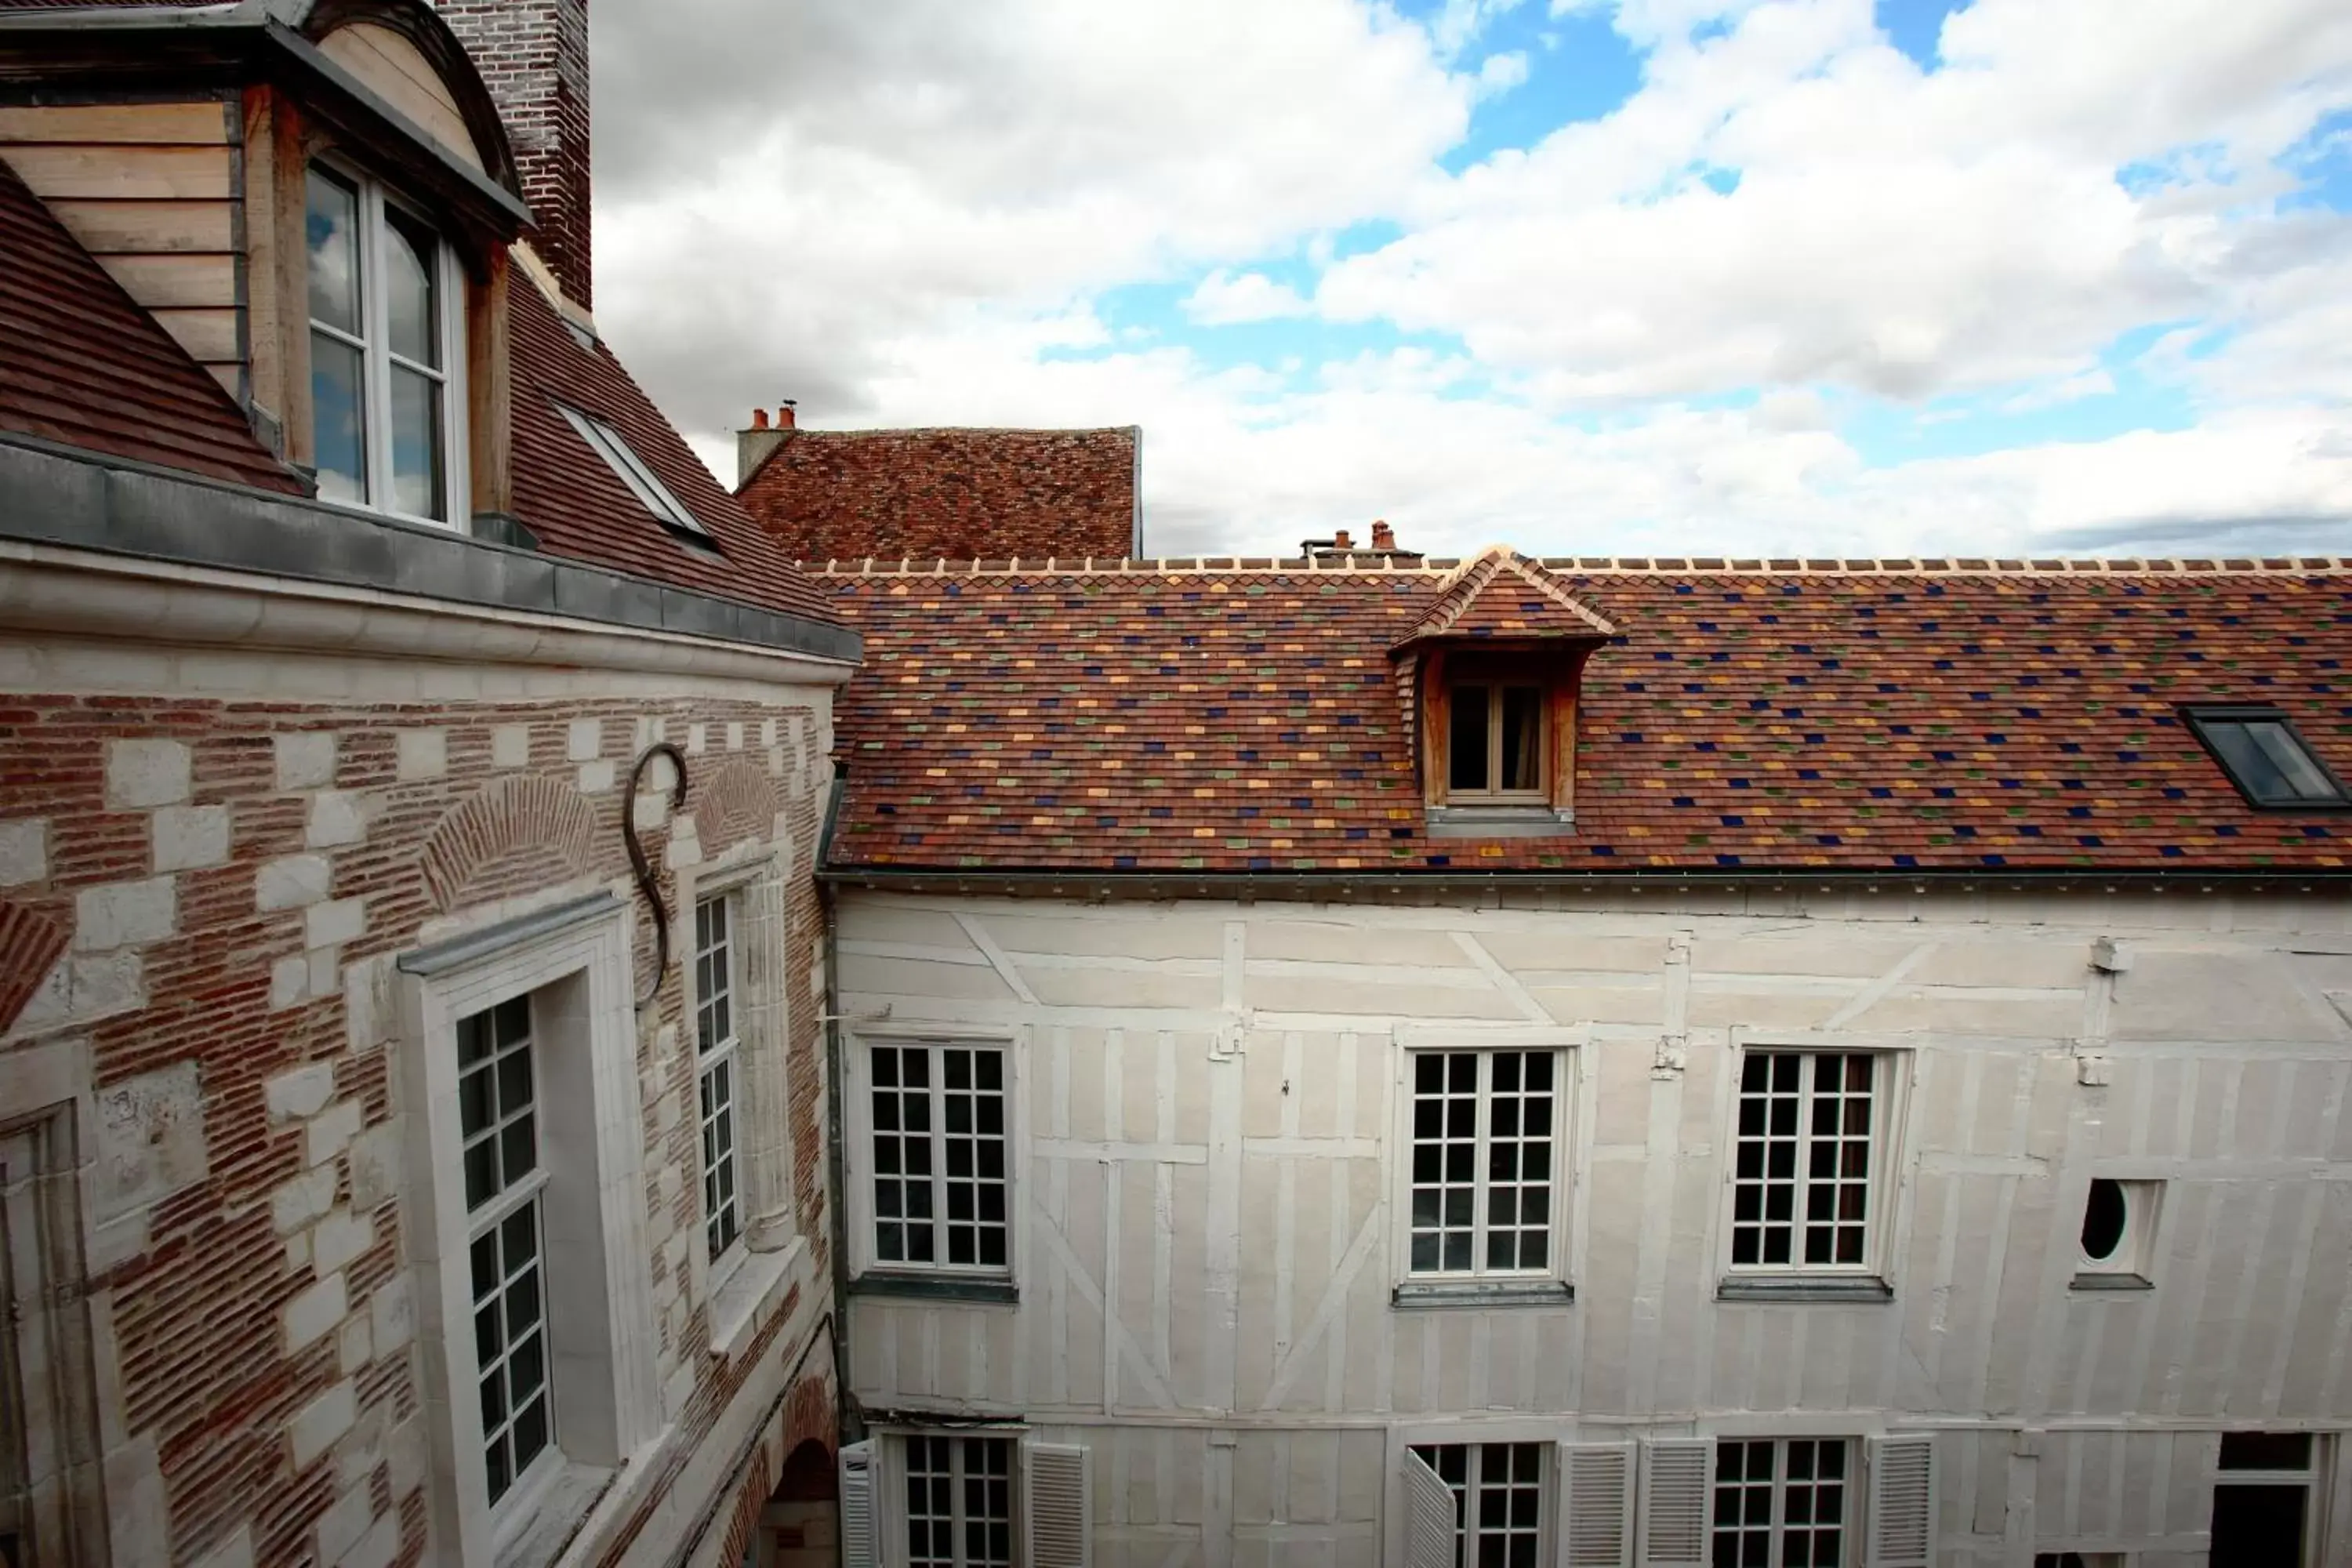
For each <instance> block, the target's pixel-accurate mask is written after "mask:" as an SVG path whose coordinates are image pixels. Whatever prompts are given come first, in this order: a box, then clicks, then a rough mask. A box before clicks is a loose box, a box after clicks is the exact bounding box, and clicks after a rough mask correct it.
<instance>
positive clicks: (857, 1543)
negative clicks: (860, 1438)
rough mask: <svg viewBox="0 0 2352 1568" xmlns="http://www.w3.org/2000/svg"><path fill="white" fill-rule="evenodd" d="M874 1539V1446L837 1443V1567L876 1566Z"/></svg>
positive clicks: (878, 1559)
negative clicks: (838, 1459) (839, 1532)
mask: <svg viewBox="0 0 2352 1568" xmlns="http://www.w3.org/2000/svg"><path fill="white" fill-rule="evenodd" d="M876 1548H877V1543H876V1542H875V1540H874V1445H873V1444H871V1443H844V1444H843V1445H842V1446H841V1568H879V1565H880V1563H881V1561H882V1557H881V1553H880V1552H878V1551H877V1549H876Z"/></svg>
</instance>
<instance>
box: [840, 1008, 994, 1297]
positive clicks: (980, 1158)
mask: <svg viewBox="0 0 2352 1568" xmlns="http://www.w3.org/2000/svg"><path fill="white" fill-rule="evenodd" d="M871 1060H872V1065H873V1071H872V1092H873V1119H874V1126H873V1133H874V1258H875V1261H876V1262H877V1263H880V1264H885V1265H888V1266H892V1267H914V1268H984V1269H998V1270H1001V1269H1003V1268H1007V1267H1009V1265H1010V1262H1011V1251H1010V1240H1011V1238H1010V1234H1009V1221H1008V1218H1007V1209H1008V1203H1009V1193H1008V1191H1007V1188H1008V1186H1009V1181H1008V1178H1007V1174H1006V1137H1005V1089H1006V1086H1005V1061H1004V1050H1003V1047H999V1046H970V1045H956V1044H950V1043H947V1042H943V1041H919V1042H910V1043H908V1044H904V1045H877V1046H876V1047H873V1056H872V1058H871Z"/></svg>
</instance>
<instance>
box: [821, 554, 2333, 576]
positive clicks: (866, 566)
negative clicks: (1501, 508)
mask: <svg viewBox="0 0 2352 1568" xmlns="http://www.w3.org/2000/svg"><path fill="white" fill-rule="evenodd" d="M1516 559H1517V560H1518V561H1521V562H1523V563H1527V564H1528V565H1533V566H1538V567H1541V568H1543V569H1544V570H1546V571H1548V572H1565V573H1576V574H1583V575H1588V576H1591V575H1602V574H1606V575H1612V576H1628V575H1630V576H1660V575H1674V576H1721V577H1775V578H1778V577H1822V576H1829V577H1858V576H1914V577H2066V576H2082V575H2086V574H2087V575H2094V576H2110V577H2121V576H2145V577H2179V576H2190V575H2195V576H2273V577H2277V576H2294V577H2300V576H2309V575H2312V574H2335V573H2345V572H2352V556H2342V555H2299V556H2264V557H2261V558H2254V557H2247V556H2231V557H2227V558H2215V557H2195V556H2164V557H2129V556H2127V557H2121V558H2107V557H2095V556H2080V557H2064V558H2058V557H2047V556H2045V557H2039V558H2036V559H2032V560H2021V559H2017V558H2003V559H1999V560H1994V559H1988V558H1983V557H1974V556H1971V557H1953V556H1885V557H1865V558H1854V559H1838V560H1822V559H1811V560H1804V561H1798V560H1794V559H1791V558H1788V557H1781V558H1779V559H1774V560H1765V559H1760V558H1757V557H1752V556H1751V557H1740V558H1729V557H1724V556H1640V555H1541V556H1535V555H1518V556H1516ZM1477 561H1478V557H1476V556H1470V557H1466V558H1457V557H1453V556H1433V557H1429V558H1426V559H1423V560H1422V561H1418V562H1413V563H1406V564H1403V565H1400V564H1398V563H1397V560H1396V558H1395V557H1393V556H1381V557H1377V558H1375V557H1367V556H1358V555H1349V556H1345V557H1342V558H1341V559H1340V560H1339V561H1338V562H1337V563H1333V562H1330V561H1327V560H1325V559H1321V558H1317V557H1312V556H1262V555H1247V556H1236V555H1207V556H1197V555H1178V556H1087V557H1084V558H1079V557H1076V556H1073V557H1071V558H1069V559H1067V560H1063V559H1059V558H1055V557H1048V558H1046V559H1045V560H1043V561H1040V560H1039V559H1037V558H1036V557H1034V556H1016V557H1013V558H1012V559H1010V560H966V559H964V558H962V557H952V558H948V557H942V558H939V559H933V560H918V559H913V558H907V559H901V560H895V561H884V560H882V559H880V558H878V557H875V556H865V557H856V556H853V557H850V558H847V559H842V558H838V557H836V558H834V559H830V560H827V561H825V562H824V563H822V564H821V565H820V564H818V563H814V562H806V563H802V564H803V566H804V567H805V568H806V569H807V570H808V571H810V572H811V573H812V574H814V575H817V576H824V577H912V576H926V577H935V576H945V575H947V574H950V573H954V574H958V575H964V576H988V577H1012V576H1036V577H1045V576H1066V577H1087V576H1106V575H1123V574H1139V573H1148V574H1168V573H1197V574H1202V575H1208V574H1216V575H1221V576H1239V575H1246V574H1263V575H1268V576H1292V575H1297V574H1316V575H1318V576H1342V575H1357V576H1390V575H1420V576H1426V577H1432V578H1438V579H1446V578H1452V577H1455V576H1457V575H1458V574H1461V573H1462V572H1463V571H1464V570H1465V569H1466V568H1467V567H1470V566H1473V565H1475V564H1476V563H1477Z"/></svg>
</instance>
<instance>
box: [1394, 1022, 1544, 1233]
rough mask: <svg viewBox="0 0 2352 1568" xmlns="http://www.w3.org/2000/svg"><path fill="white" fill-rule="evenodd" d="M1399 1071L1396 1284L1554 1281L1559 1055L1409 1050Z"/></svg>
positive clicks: (1527, 1050) (1504, 1049) (1501, 1049)
mask: <svg viewBox="0 0 2352 1568" xmlns="http://www.w3.org/2000/svg"><path fill="white" fill-rule="evenodd" d="M1408 1070H1409V1073H1410V1082H1409V1086H1408V1087H1409V1093H1410V1096H1411V1102H1410V1110H1409V1112H1408V1114H1409V1116H1410V1127H1409V1136H1410V1139H1411V1154H1410V1171H1409V1174H1408V1193H1407V1199H1408V1210H1409V1215H1410V1229H1409V1234H1408V1237H1407V1240H1406V1259H1405V1273H1406V1275H1407V1276H1408V1277H1409V1278H1415V1279H1447V1278H1452V1279H1491V1278H1521V1279H1528V1278H1548V1277H1551V1276H1554V1275H1557V1274H1558V1273H1559V1271H1560V1258H1559V1237H1558V1235H1557V1231H1558V1229H1559V1220H1558V1215H1559V1194H1560V1191H1561V1188H1562V1185H1563V1181H1562V1177H1563V1172H1562V1168H1561V1167H1562V1162H1561V1158H1560V1155H1561V1152H1562V1148H1563V1144H1564V1139H1563V1136H1562V1126H1561V1124H1562V1121H1563V1118H1562V1115H1561V1111H1562V1110H1563V1108H1564V1104H1565V1096H1564V1095H1563V1094H1562V1092H1561V1089H1562V1085H1563V1082H1564V1080H1565V1079H1566V1062H1565V1058H1564V1056H1563V1053H1561V1052H1560V1051H1559V1050H1556V1049H1552V1048H1549V1047H1537V1048H1518V1047H1490V1048H1477V1049H1460V1050H1446V1049H1428V1050H1414V1051H1412V1052H1410V1053H1409V1068H1408Z"/></svg>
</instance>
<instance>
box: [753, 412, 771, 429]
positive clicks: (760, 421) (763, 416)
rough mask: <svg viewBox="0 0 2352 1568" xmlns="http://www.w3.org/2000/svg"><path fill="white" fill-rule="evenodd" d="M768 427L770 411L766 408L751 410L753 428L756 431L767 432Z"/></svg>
mask: <svg viewBox="0 0 2352 1568" xmlns="http://www.w3.org/2000/svg"><path fill="white" fill-rule="evenodd" d="M767 427H768V411H767V410H766V409H764V408H754V409H753V410H751V428H752V429H754V430H765V429H766V428H767Z"/></svg>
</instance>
